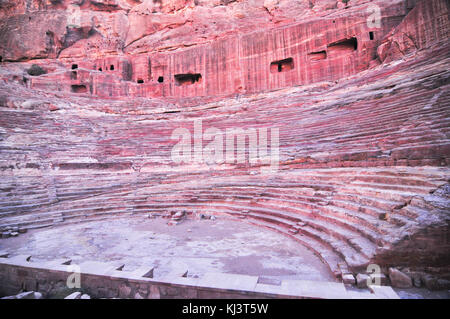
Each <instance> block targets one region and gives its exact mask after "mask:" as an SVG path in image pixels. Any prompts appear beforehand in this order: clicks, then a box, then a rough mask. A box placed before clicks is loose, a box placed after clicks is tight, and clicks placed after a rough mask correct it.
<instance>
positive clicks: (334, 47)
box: [328, 37, 358, 53]
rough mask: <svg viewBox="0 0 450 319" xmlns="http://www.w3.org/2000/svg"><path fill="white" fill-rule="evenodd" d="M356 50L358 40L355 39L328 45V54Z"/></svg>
mask: <svg viewBox="0 0 450 319" xmlns="http://www.w3.org/2000/svg"><path fill="white" fill-rule="evenodd" d="M357 49H358V40H357V39H356V38H354V37H353V38H350V39H344V40H340V41H337V42H333V43H331V44H329V45H328V52H330V53H331V52H332V53H347V52H353V51H356V50H357Z"/></svg>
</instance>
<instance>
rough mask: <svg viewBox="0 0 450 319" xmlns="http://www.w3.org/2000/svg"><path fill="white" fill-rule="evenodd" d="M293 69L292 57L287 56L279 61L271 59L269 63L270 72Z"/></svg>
mask: <svg viewBox="0 0 450 319" xmlns="http://www.w3.org/2000/svg"><path fill="white" fill-rule="evenodd" d="M293 69H294V59H293V58H287V59H283V60H279V61H273V62H272V63H270V72H271V73H279V72H286V71H290V70H293Z"/></svg>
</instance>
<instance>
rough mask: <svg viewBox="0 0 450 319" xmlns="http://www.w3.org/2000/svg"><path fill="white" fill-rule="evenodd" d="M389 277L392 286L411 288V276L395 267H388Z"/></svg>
mask: <svg viewBox="0 0 450 319" xmlns="http://www.w3.org/2000/svg"><path fill="white" fill-rule="evenodd" d="M389 279H390V281H391V285H392V287H396V288H411V287H412V286H413V283H412V280H411V277H409V276H408V275H407V274H405V273H403V272H401V271H400V270H398V269H396V268H389Z"/></svg>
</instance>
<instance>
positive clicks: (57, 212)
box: [0, 45, 450, 276]
mask: <svg viewBox="0 0 450 319" xmlns="http://www.w3.org/2000/svg"><path fill="white" fill-rule="evenodd" d="M448 48H449V46H448V45H447V46H446V47H445V48H443V49H442V50H437V51H433V52H431V51H430V52H428V53H427V52H424V53H422V55H419V56H418V57H417V58H416V59H414V60H413V61H405V62H403V63H401V64H398V65H391V66H384V67H383V68H375V69H373V70H371V71H368V72H367V73H365V74H363V75H360V76H358V77H354V78H350V79H347V80H345V81H342V82H340V83H336V84H335V85H331V84H330V83H322V84H320V85H317V86H309V87H304V88H302V87H298V88H291V89H285V90H283V91H277V92H271V93H262V94H257V95H253V96H243V97H241V98H238V99H227V100H225V101H222V102H217V103H216V102H211V103H209V104H206V105H199V106H196V107H189V108H185V109H183V108H178V109H177V111H176V112H173V110H172V109H166V110H161V109H158V110H157V111H152V110H149V109H147V108H146V107H145V106H142V107H139V106H136V109H135V110H133V111H131V110H130V106H129V105H128V106H126V107H125V104H124V109H123V110H121V109H120V106H121V104H120V103H117V104H116V102H111V103H112V104H113V106H112V107H111V109H110V111H111V112H110V113H113V114H107V113H104V111H105V108H106V106H105V104H107V103H106V102H105V101H102V100H96V101H93V102H92V105H90V106H91V107H92V109H91V110H89V111H88V107H86V105H84V106H77V105H79V104H77V103H76V102H77V101H76V100H71V99H70V98H68V101H69V102H70V101H71V102H73V103H74V104H73V106H72V105H70V104H69V106H70V107H74V108H75V109H74V110H72V109H70V107H66V108H63V109H62V110H61V112H49V111H48V110H47V109H39V108H38V109H34V110H33V109H26V110H24V109H23V108H19V109H12V108H6V107H2V108H0V128H1V130H0V154H1V157H0V169H1V179H0V228H4V227H7V226H19V227H26V228H34V227H44V226H52V225H58V224H67V223H72V222H81V221H89V220H97V219H102V218H109V217H112V216H117V215H126V214H140V213H142V214H144V213H145V214H147V213H152V212H167V211H168V210H186V211H188V212H198V213H204V214H209V215H211V214H213V215H226V216H230V217H232V218H239V219H242V220H243V221H245V222H250V223H252V224H255V225H257V226H260V227H268V228H271V229H273V230H275V231H278V232H281V233H283V234H285V235H286V236H290V237H291V238H295V239H296V240H298V241H299V242H301V243H303V244H304V245H305V246H307V247H309V248H310V249H311V250H313V251H314V252H315V253H316V254H317V255H318V256H320V258H322V260H323V261H324V262H326V263H327V264H328V265H329V266H330V269H331V271H333V273H335V274H336V276H339V275H340V274H342V273H345V272H346V271H351V272H359V271H363V270H364V269H365V268H366V266H367V265H368V264H369V263H370V262H371V261H372V260H374V258H376V257H377V255H378V254H379V253H380V251H385V250H386V249H387V250H389V249H390V248H391V247H392V245H393V243H396V242H397V241H398V240H401V239H402V236H403V234H405V233H406V234H408V232H409V231H412V230H414V229H418V228H420V227H421V224H420V220H419V217H420V216H421V215H422V212H423V211H426V210H427V208H425V207H421V206H419V204H417V203H415V202H413V201H412V200H413V199H417V198H423V197H425V196H427V195H429V194H430V193H432V192H434V191H435V190H436V189H438V188H439V187H441V186H442V185H445V184H447V183H448V181H449V177H450V170H449V169H448V165H449V160H450V158H449V154H450V141H449V135H450V131H449V127H450V125H449V122H450V116H449V115H450V114H449V109H448V105H449V104H450V90H448V83H447V82H446V81H447V80H446V79H448V78H449V75H450V72H449V71H448V70H447V68H443V67H442V66H447V65H448V63H449V62H450V61H449V60H450V57H449V56H448ZM3 90H4V89H3V88H0V91H1V92H4V91H3ZM21 90H23V91H20V92H23V93H24V95H25V96H26V94H28V93H26V92H27V91H26V90H25V89H23V88H21ZM54 98H55V97H54ZM108 103H109V102H108ZM80 104H82V103H80ZM139 112H142V114H138V113H139ZM194 119H202V120H203V127H204V129H206V128H208V127H216V128H219V129H221V130H222V131H225V130H226V128H244V129H247V128H250V127H255V128H259V127H269V128H270V127H278V128H279V129H280V143H279V144H280V166H279V171H278V172H277V173H276V174H273V175H260V174H259V169H260V167H259V166H254V167H252V166H248V165H232V164H230V165H224V166H219V165H210V166H208V165H206V164H205V165H203V164H201V165H190V164H186V165H175V164H174V163H173V162H172V160H171V157H170V153H171V150H172V148H173V146H174V144H175V141H172V140H171V139H170V136H171V134H172V132H173V131H174V130H175V129H176V128H180V127H186V128H189V129H190V130H191V132H192V126H193V124H192V123H193V120H194ZM192 133H193V132H192Z"/></svg>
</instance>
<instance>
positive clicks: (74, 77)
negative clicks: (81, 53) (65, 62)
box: [70, 71, 78, 80]
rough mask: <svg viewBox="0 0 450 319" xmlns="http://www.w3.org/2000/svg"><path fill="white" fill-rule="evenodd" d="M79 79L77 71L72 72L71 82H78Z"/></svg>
mask: <svg viewBox="0 0 450 319" xmlns="http://www.w3.org/2000/svg"><path fill="white" fill-rule="evenodd" d="M77 77H78V73H77V71H72V72H71V73H70V79H71V80H76V79H77Z"/></svg>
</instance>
